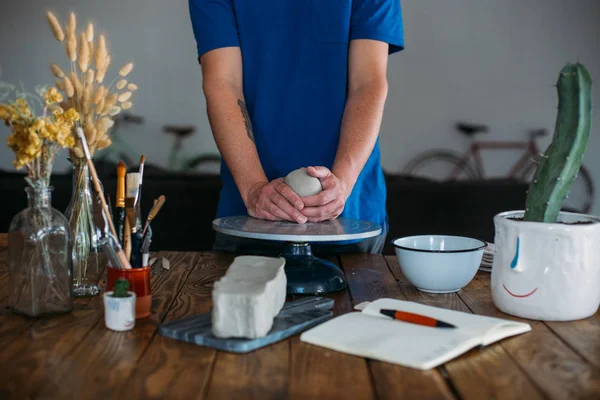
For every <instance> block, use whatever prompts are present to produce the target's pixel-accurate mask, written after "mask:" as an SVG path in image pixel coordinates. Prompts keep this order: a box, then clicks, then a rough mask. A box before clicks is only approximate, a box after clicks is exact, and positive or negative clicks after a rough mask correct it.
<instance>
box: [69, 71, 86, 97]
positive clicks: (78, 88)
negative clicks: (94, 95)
mask: <svg viewBox="0 0 600 400" xmlns="http://www.w3.org/2000/svg"><path fill="white" fill-rule="evenodd" d="M69 77H70V80H71V83H72V84H73V88H74V89H75V96H76V97H78V98H81V96H82V95H83V84H82V83H81V81H80V80H79V77H78V76H77V74H76V73H75V72H71V74H70V75H69Z"/></svg>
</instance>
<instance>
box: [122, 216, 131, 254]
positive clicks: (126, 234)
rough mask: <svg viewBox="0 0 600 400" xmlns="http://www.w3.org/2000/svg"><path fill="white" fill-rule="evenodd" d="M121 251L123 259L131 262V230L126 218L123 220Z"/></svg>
mask: <svg viewBox="0 0 600 400" xmlns="http://www.w3.org/2000/svg"><path fill="white" fill-rule="evenodd" d="M123 250H124V252H125V257H126V258H127V259H128V260H131V228H130V227H129V220H128V219H127V218H125V224H124V225H123Z"/></svg>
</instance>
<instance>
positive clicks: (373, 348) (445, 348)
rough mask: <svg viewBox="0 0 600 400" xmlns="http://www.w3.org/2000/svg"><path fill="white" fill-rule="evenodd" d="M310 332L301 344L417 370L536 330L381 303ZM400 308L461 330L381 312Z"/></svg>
mask: <svg viewBox="0 0 600 400" xmlns="http://www.w3.org/2000/svg"><path fill="white" fill-rule="evenodd" d="M356 308H357V309H362V311H361V312H351V313H348V314H343V315H340V316H338V317H336V318H333V319H331V320H329V321H327V322H325V323H323V324H321V325H318V326H316V327H314V328H312V329H310V330H307V331H305V332H304V333H302V335H301V336H300V340H301V341H303V342H306V343H310V344H313V345H316V346H321V347H326V348H328V349H331V350H336V351H340V352H343V353H348V354H352V355H356V356H361V357H366V358H370V359H374V360H380V361H386V362H389V363H393V364H399V365H403V366H406V367H410V368H416V369H422V370H425V369H430V368H434V367H436V366H438V365H441V364H443V363H445V362H447V361H449V360H451V359H453V358H455V357H457V356H459V355H461V354H463V353H465V352H467V351H468V350H470V349H472V348H474V347H477V346H487V345H488V344H490V343H493V342H496V341H498V340H501V339H504V338H506V337H509V336H514V335H518V334H522V333H525V332H528V331H530V330H531V326H530V325H529V324H526V323H521V322H515V321H510V320H504V319H499V318H491V317H484V316H481V315H474V314H469V313H464V312H460V311H453V310H446V309H442V308H437V307H432V306H426V305H423V304H419V303H414V302H410V301H403V300H394V299H379V300H376V301H374V302H372V303H361V304H359V305H358V306H357V307H356ZM381 309H394V310H400V311H407V312H412V313H417V314H422V315H426V316H428V317H432V318H436V319H439V320H441V321H444V322H448V323H450V324H453V325H456V326H457V328H455V329H447V328H433V327H428V326H422V325H416V324H412V323H408V322H403V321H398V320H393V319H391V318H389V317H387V316H385V315H382V314H380V313H379V310H381Z"/></svg>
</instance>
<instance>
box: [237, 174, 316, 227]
mask: <svg viewBox="0 0 600 400" xmlns="http://www.w3.org/2000/svg"><path fill="white" fill-rule="evenodd" d="M247 203H248V204H247V205H246V208H247V209H248V214H249V215H250V216H251V217H254V218H259V219H267V220H270V221H292V222H297V223H299V224H303V223H305V222H306V221H307V217H305V216H304V215H303V214H302V213H301V212H300V210H302V209H303V208H304V203H303V202H302V200H301V199H300V196H298V195H297V194H296V192H294V191H293V190H292V188H291V187H289V186H288V185H286V184H285V181H284V180H283V178H278V179H275V180H273V181H271V182H261V183H259V184H256V185H254V186H253V187H251V188H250V190H249V192H248V201H247Z"/></svg>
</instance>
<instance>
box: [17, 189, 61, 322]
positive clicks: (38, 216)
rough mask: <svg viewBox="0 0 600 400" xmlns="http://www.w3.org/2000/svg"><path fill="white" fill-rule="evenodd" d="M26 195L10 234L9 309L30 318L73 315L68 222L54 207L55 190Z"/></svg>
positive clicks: (31, 191) (38, 190) (32, 191)
mask: <svg viewBox="0 0 600 400" xmlns="http://www.w3.org/2000/svg"><path fill="white" fill-rule="evenodd" d="M25 191H26V192H27V200H28V206H27V208H25V209H24V210H22V211H21V212H19V213H18V214H17V215H15V217H14V218H13V220H12V222H11V224H10V228H9V234H8V262H9V285H10V289H9V298H8V305H9V307H10V308H11V309H12V310H13V311H14V312H16V313H19V314H24V315H27V316H30V317H38V316H42V315H51V314H60V313H66V312H70V311H71V310H72V300H71V295H72V289H71V288H72V283H71V279H72V262H71V231H70V228H69V222H68V221H67V219H66V218H65V216H64V215H63V214H61V213H60V212H59V211H58V210H56V209H54V208H52V206H51V191H52V187H41V188H33V187H26V188H25Z"/></svg>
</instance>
